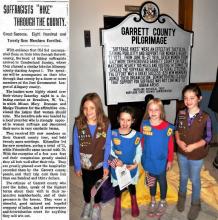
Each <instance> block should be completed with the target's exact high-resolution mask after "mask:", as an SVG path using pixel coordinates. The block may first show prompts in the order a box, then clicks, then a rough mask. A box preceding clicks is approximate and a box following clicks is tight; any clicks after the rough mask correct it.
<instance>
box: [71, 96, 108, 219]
mask: <svg viewBox="0 0 218 220" xmlns="http://www.w3.org/2000/svg"><path fill="white" fill-rule="evenodd" d="M110 149H111V126H110V123H109V120H108V118H107V117H106V116H105V114H104V111H103V106H102V102H101V99H100V97H99V96H98V94H96V93H88V94H86V95H85V96H84V97H83V98H82V101H81V105H80V113H79V116H78V117H77V118H76V120H75V126H74V134H73V153H74V155H73V156H74V169H75V174H76V176H81V177H82V181H83V196H84V200H85V204H84V208H83V211H82V214H81V217H82V218H83V219H88V218H90V217H91V219H92V220H100V219H101V217H100V216H101V207H100V201H101V190H99V191H98V192H97V194H96V196H95V198H94V202H95V203H94V206H93V208H92V205H91V189H92V187H93V186H94V185H95V183H96V181H97V180H99V179H101V178H104V177H106V176H107V175H108V173H109V171H108V162H107V161H108V157H109V154H110Z"/></svg>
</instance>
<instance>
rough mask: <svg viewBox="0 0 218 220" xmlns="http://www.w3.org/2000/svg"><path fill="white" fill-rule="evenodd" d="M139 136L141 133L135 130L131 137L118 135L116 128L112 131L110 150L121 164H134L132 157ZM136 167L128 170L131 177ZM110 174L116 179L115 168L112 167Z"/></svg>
mask: <svg viewBox="0 0 218 220" xmlns="http://www.w3.org/2000/svg"><path fill="white" fill-rule="evenodd" d="M132 132H133V131H132ZM141 137H142V135H141V133H139V132H137V131H136V132H135V135H133V136H132V137H131V138H128V137H124V136H122V135H120V134H119V131H118V129H115V130H113V131H112V143H113V146H112V150H113V151H114V153H115V155H116V156H117V158H118V159H120V160H121V161H122V162H123V164H126V165H131V164H134V162H135V161H134V158H135V156H136V147H137V146H138V145H139V143H140V141H141ZM137 169H138V167H136V168H135V169H133V170H131V171H130V174H131V177H132V178H133V177H134V176H135V175H136V173H137ZM111 174H112V176H113V178H114V179H117V177H116V174H115V169H114V168H112V167H111Z"/></svg>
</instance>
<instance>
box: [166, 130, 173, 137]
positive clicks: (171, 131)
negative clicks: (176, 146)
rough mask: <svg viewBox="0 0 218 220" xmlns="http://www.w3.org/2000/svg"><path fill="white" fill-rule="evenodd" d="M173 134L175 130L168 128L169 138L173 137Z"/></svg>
mask: <svg viewBox="0 0 218 220" xmlns="http://www.w3.org/2000/svg"><path fill="white" fill-rule="evenodd" d="M172 133H173V129H172V128H168V131H167V136H170V135H172Z"/></svg>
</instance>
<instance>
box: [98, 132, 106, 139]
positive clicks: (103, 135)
mask: <svg viewBox="0 0 218 220" xmlns="http://www.w3.org/2000/svg"><path fill="white" fill-rule="evenodd" d="M100 137H103V138H106V132H104V131H102V132H100V131H98V132H97V133H96V138H100Z"/></svg>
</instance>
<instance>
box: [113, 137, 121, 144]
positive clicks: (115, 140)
mask: <svg viewBox="0 0 218 220" xmlns="http://www.w3.org/2000/svg"><path fill="white" fill-rule="evenodd" d="M113 142H114V144H115V145H120V143H121V141H120V139H119V138H113Z"/></svg>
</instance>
